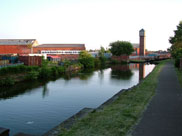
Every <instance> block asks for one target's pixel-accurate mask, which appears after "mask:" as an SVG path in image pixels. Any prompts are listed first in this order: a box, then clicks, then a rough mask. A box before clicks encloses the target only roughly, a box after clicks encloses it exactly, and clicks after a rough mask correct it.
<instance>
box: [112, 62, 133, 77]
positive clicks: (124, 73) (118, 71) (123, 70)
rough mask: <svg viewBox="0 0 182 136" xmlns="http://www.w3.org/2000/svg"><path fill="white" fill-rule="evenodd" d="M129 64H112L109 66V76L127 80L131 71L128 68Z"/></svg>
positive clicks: (130, 75)
mask: <svg viewBox="0 0 182 136" xmlns="http://www.w3.org/2000/svg"><path fill="white" fill-rule="evenodd" d="M129 66H130V65H114V66H112V67H111V69H112V71H111V78H115V79H123V80H128V79H130V78H131V77H132V75H133V73H132V71H131V70H130V67H129Z"/></svg>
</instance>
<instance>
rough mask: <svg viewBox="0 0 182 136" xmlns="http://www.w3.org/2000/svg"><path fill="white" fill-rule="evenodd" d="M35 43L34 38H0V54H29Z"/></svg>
mask: <svg viewBox="0 0 182 136" xmlns="http://www.w3.org/2000/svg"><path fill="white" fill-rule="evenodd" d="M37 45H38V42H37V40H36V39H0V54H1V55H4V54H6V55H7V54H30V53H33V50H32V48H33V47H35V46H37Z"/></svg>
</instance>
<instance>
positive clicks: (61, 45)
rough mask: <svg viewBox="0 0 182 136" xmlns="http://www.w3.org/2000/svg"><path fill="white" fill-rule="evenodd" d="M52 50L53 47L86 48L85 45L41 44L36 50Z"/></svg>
mask: <svg viewBox="0 0 182 136" xmlns="http://www.w3.org/2000/svg"><path fill="white" fill-rule="evenodd" d="M40 47H41V48H42V47H43V48H46V47H47V48H51V47H61V48H66V47H85V44H41V45H38V46H37V47H36V48H40Z"/></svg>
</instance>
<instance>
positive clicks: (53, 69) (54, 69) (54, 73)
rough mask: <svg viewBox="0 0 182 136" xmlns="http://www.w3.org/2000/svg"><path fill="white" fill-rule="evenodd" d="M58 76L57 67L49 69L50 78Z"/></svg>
mask: <svg viewBox="0 0 182 136" xmlns="http://www.w3.org/2000/svg"><path fill="white" fill-rule="evenodd" d="M58 75H59V72H58V67H57V66H54V67H52V68H51V76H52V77H57V76H58Z"/></svg>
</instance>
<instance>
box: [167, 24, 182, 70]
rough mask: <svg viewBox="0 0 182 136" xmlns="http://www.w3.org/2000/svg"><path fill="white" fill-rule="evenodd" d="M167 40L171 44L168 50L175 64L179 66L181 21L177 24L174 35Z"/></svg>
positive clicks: (181, 49)
mask: <svg viewBox="0 0 182 136" xmlns="http://www.w3.org/2000/svg"><path fill="white" fill-rule="evenodd" d="M169 42H170V43H171V44H172V45H171V48H170V52H171V55H172V57H173V58H174V59H175V66H176V67H179V66H180V59H181V58H182V21H181V22H180V23H179V25H178V26H177V30H175V31H174V36H173V37H170V38H169Z"/></svg>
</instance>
